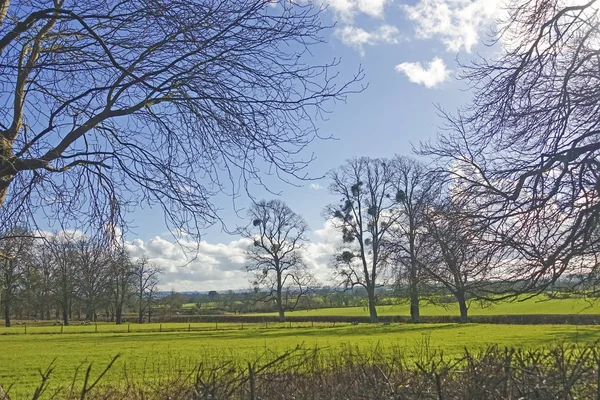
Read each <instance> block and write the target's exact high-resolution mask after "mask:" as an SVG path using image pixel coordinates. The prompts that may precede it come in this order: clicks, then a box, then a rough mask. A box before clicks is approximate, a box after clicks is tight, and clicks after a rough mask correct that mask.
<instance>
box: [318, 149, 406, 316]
mask: <svg viewBox="0 0 600 400" xmlns="http://www.w3.org/2000/svg"><path fill="white" fill-rule="evenodd" d="M329 176H330V179H331V181H332V182H331V185H330V186H329V191H330V193H331V194H333V195H337V196H340V197H341V202H340V203H339V204H330V205H329V206H327V208H326V209H325V214H326V216H327V217H328V218H331V220H332V221H333V224H334V226H335V227H336V228H337V229H339V230H340V233H341V234H342V239H343V243H344V244H343V246H342V249H340V254H339V255H338V256H336V273H337V275H338V276H339V277H340V278H341V279H342V280H343V284H344V285H345V286H346V287H347V288H354V287H355V286H362V287H364V288H365V290H366V291H367V294H368V299H369V315H370V318H371V321H372V322H377V309H376V307H375V306H376V303H377V299H376V295H375V290H376V288H377V287H378V285H379V284H380V283H382V282H384V280H383V278H385V277H386V275H385V273H386V272H387V270H388V269H389V265H390V260H391V257H390V255H391V253H390V247H391V246H386V245H385V244H386V243H389V240H388V239H389V236H390V233H391V229H392V226H393V225H394V224H395V223H396V222H397V221H398V218H399V217H400V211H399V209H398V208H397V200H396V195H397V193H396V191H395V189H394V186H393V184H392V168H391V166H390V165H389V162H388V161H386V160H382V159H371V158H366V157H362V158H354V159H351V160H348V161H347V162H346V163H345V164H344V165H342V166H341V167H339V168H338V169H336V170H334V171H332V172H331V173H330V174H329Z"/></svg>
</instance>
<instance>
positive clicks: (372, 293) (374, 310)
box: [367, 288, 377, 323]
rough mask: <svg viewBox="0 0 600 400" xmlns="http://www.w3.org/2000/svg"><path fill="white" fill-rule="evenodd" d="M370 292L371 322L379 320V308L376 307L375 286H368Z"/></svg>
mask: <svg viewBox="0 0 600 400" xmlns="http://www.w3.org/2000/svg"><path fill="white" fill-rule="evenodd" d="M367 293H368V294H369V319H370V322H371V323H376V322H377V308H376V307H375V288H368V289H367Z"/></svg>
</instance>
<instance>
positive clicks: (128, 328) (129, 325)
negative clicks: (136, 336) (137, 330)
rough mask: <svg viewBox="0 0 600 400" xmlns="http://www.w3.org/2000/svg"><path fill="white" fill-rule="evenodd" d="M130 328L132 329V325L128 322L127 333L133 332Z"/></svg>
mask: <svg viewBox="0 0 600 400" xmlns="http://www.w3.org/2000/svg"><path fill="white" fill-rule="evenodd" d="M130 327H131V324H130V323H129V322H128V323H127V333H129V332H131V328H130Z"/></svg>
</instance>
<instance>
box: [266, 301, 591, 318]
mask: <svg viewBox="0 0 600 400" xmlns="http://www.w3.org/2000/svg"><path fill="white" fill-rule="evenodd" d="M420 311H421V315H424V316H426V315H427V316H439V315H458V314H459V311H458V306H457V305H456V304H454V303H450V304H448V305H446V306H437V305H433V304H422V305H421V310H420ZM377 313H378V315H380V316H386V315H409V314H410V307H409V305H408V303H403V304H398V305H391V306H378V307H377ZM269 314H271V315H276V314H277V313H269ZM526 314H530V315H533V314H600V302H589V301H586V300H585V299H576V298H574V299H548V298H547V297H537V298H531V299H527V300H523V301H515V302H501V303H496V304H493V305H491V306H482V305H480V304H479V303H478V302H472V304H471V306H470V308H469V315H526ZM289 315H306V316H312V315H315V316H317V315H322V316H330V315H340V316H366V315H369V312H368V309H367V307H341V308H319V309H314V310H301V311H292V312H290V313H289Z"/></svg>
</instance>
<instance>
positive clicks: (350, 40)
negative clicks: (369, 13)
mask: <svg viewBox="0 0 600 400" xmlns="http://www.w3.org/2000/svg"><path fill="white" fill-rule="evenodd" d="M336 35H337V36H338V37H339V38H340V40H341V41H342V43H344V44H346V45H348V46H350V47H354V48H355V49H357V50H359V51H360V52H361V53H362V54H364V46H365V45H376V44H382V43H383V44H396V43H399V42H400V40H401V36H400V31H399V30H398V28H396V27H395V26H392V25H381V26H380V27H379V28H377V30H375V31H372V32H367V31H365V30H364V29H362V28H358V27H356V26H350V25H347V26H344V27H343V28H340V29H337V30H336Z"/></svg>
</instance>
